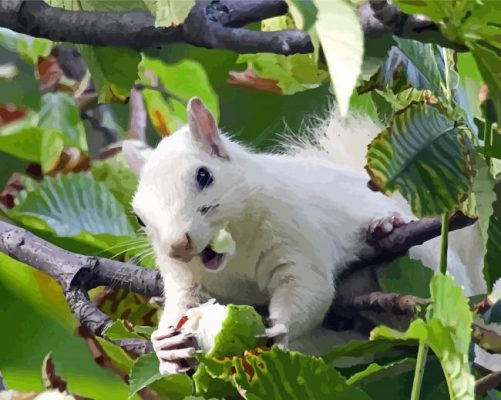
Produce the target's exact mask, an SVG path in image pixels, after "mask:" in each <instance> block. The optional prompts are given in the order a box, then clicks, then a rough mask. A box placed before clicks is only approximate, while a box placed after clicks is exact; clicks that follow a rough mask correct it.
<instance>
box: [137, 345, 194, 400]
mask: <svg viewBox="0 0 501 400" xmlns="http://www.w3.org/2000/svg"><path fill="white" fill-rule="evenodd" d="M149 385H152V388H153V389H154V390H155V392H157V393H159V394H160V395H164V396H165V395H167V396H168V398H169V399H173V400H177V399H184V398H185V396H189V395H190V394H191V393H192V391H193V385H192V382H191V379H190V378H189V377H188V376H187V375H184V374H176V375H170V376H168V377H162V375H160V372H159V362H158V358H157V356H156V354H154V353H149V354H145V355H143V356H141V357H139V358H138V359H137V361H136V362H135V363H134V365H133V366H132V368H131V371H130V382H129V399H130V398H132V396H134V394H136V393H137V392H138V391H139V390H141V389H142V388H144V387H146V386H149Z"/></svg>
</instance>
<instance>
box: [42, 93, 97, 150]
mask: <svg viewBox="0 0 501 400" xmlns="http://www.w3.org/2000/svg"><path fill="white" fill-rule="evenodd" d="M39 118H40V119H39V126H40V127H41V128H45V129H52V130H55V131H59V132H61V133H62V134H63V135H65V139H66V140H65V143H66V144H69V145H72V146H75V147H78V148H79V149H80V150H83V151H87V138H86V136H85V128H84V126H83V123H82V120H81V119H80V111H79V110H78V108H77V106H76V104H75V100H73V98H72V97H70V96H69V95H68V94H66V93H63V92H56V93H46V94H44V95H43V96H42V108H41V109H40V114H39Z"/></svg>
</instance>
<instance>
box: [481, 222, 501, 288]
mask: <svg viewBox="0 0 501 400" xmlns="http://www.w3.org/2000/svg"><path fill="white" fill-rule="evenodd" d="M487 237H488V239H487V243H486V245H485V249H486V252H485V258H484V269H483V272H484V278H485V282H486V283H487V290H488V291H491V290H492V288H493V285H494V283H495V282H496V281H497V280H498V279H499V278H501V268H499V260H500V255H501V219H500V218H499V217H498V216H496V215H491V217H490V218H489V227H488V228H487Z"/></svg>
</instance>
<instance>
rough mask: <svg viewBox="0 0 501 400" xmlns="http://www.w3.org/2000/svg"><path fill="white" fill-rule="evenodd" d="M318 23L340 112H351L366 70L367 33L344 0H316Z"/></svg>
mask: <svg viewBox="0 0 501 400" xmlns="http://www.w3.org/2000/svg"><path fill="white" fill-rule="evenodd" d="M315 4H316V6H317V8H318V18H317V23H316V24H315V26H316V29H317V32H318V35H319V37H320V42H321V43H322V48H323V51H324V54H325V58H326V59H327V64H328V66H329V72H330V75H331V79H332V83H333V86H334V93H335V94H336V99H337V103H338V106H339V111H340V113H341V115H342V116H345V115H346V114H347V112H348V105H349V103H350V97H351V95H352V93H353V89H355V86H356V84H357V80H358V77H359V75H360V72H361V69H362V59H363V53H364V42H363V33H362V29H361V27H360V22H359V20H358V17H357V15H356V14H355V11H354V9H353V8H352V6H351V5H349V4H348V3H346V2H345V1H344V0H315Z"/></svg>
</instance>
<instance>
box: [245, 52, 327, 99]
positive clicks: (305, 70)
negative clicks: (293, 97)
mask: <svg viewBox="0 0 501 400" xmlns="http://www.w3.org/2000/svg"><path fill="white" fill-rule="evenodd" d="M237 63H248V64H249V65H251V66H252V69H253V71H254V72H255V73H256V75H257V76H259V77H261V78H265V79H271V80H275V81H277V86H278V87H279V88H280V90H281V94H284V95H290V94H294V93H298V92H301V91H304V90H308V89H313V88H316V87H319V86H320V85H321V84H322V83H324V82H326V81H328V79H329V73H328V72H327V71H325V70H324V69H321V68H319V67H318V66H317V63H316V61H315V58H314V55H313V54H293V55H290V56H283V55H279V54H270V53H258V54H243V55H240V56H239V57H238V60H237Z"/></svg>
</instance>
